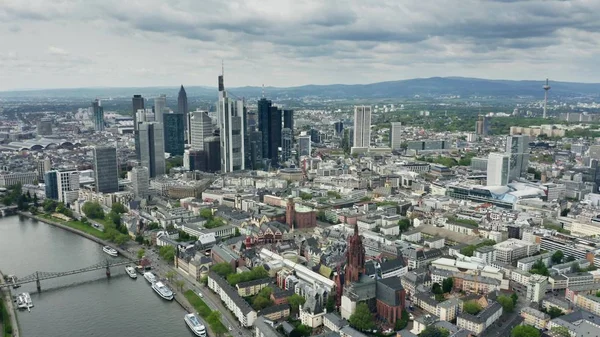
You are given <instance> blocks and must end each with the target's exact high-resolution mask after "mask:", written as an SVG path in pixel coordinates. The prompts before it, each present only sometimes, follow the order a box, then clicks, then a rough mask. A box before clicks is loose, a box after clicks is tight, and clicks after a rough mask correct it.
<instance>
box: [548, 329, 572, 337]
mask: <svg viewBox="0 0 600 337" xmlns="http://www.w3.org/2000/svg"><path fill="white" fill-rule="evenodd" d="M550 331H551V332H552V333H553V336H555V337H571V333H570V332H569V329H568V328H566V327H564V326H555V327H553V328H552V329H550Z"/></svg>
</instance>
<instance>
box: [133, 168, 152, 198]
mask: <svg viewBox="0 0 600 337" xmlns="http://www.w3.org/2000/svg"><path fill="white" fill-rule="evenodd" d="M130 177H131V186H132V188H133V194H134V195H135V196H136V198H140V199H146V198H148V195H149V192H148V191H149V189H150V171H148V168H147V167H143V166H134V167H133V168H132V169H131V172H130Z"/></svg>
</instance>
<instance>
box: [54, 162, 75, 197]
mask: <svg viewBox="0 0 600 337" xmlns="http://www.w3.org/2000/svg"><path fill="white" fill-rule="evenodd" d="M51 172H52V171H51ZM56 175H57V176H56V181H57V185H58V201H60V202H62V203H64V204H70V203H72V202H73V201H75V200H77V198H78V197H79V172H77V171H76V170H67V171H58V172H57V173H56Z"/></svg>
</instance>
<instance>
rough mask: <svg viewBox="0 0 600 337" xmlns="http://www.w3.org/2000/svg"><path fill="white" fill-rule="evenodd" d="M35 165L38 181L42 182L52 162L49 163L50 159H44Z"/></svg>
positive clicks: (50, 168)
mask: <svg viewBox="0 0 600 337" xmlns="http://www.w3.org/2000/svg"><path fill="white" fill-rule="evenodd" d="M37 164H38V167H37V173H38V181H41V182H43V181H44V179H45V175H46V172H48V171H50V170H52V161H50V158H44V159H41V160H40V161H38V163H37Z"/></svg>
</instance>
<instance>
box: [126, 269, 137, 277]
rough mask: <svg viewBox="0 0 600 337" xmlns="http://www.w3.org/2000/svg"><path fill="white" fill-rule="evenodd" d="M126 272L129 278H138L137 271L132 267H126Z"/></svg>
mask: <svg viewBox="0 0 600 337" xmlns="http://www.w3.org/2000/svg"><path fill="white" fill-rule="evenodd" d="M125 272H126V273H127V275H129V277H131V278H132V279H136V278H137V273H136V272H135V269H134V268H133V267H132V266H126V267H125Z"/></svg>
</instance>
